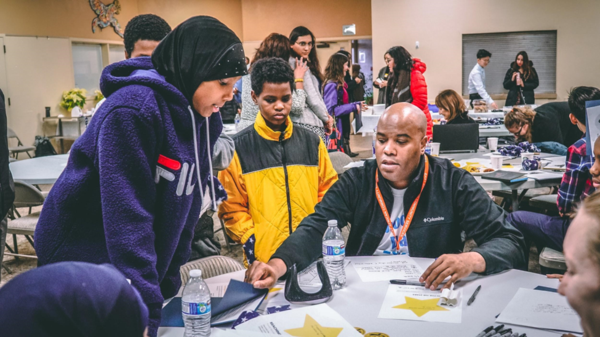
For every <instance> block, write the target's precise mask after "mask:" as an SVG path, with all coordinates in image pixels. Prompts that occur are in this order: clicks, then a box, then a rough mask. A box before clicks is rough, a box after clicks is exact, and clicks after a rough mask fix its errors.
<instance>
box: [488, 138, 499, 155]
mask: <svg viewBox="0 0 600 337" xmlns="http://www.w3.org/2000/svg"><path fill="white" fill-rule="evenodd" d="M487 144H488V150H490V151H492V152H493V151H496V150H497V149H498V138H497V137H489V138H488V139H487Z"/></svg>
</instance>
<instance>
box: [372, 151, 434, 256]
mask: <svg viewBox="0 0 600 337" xmlns="http://www.w3.org/2000/svg"><path fill="white" fill-rule="evenodd" d="M428 176H429V158H427V156H425V172H424V173H423V184H422V185H421V191H420V192H419V195H417V197H416V198H415V200H414V201H413V203H412V205H411V206H410V209H409V210H408V214H407V215H406V220H405V221H404V225H403V226H402V229H401V230H400V232H399V233H398V234H397V235H396V231H395V230H394V224H393V223H392V219H391V218H390V213H389V212H388V209H387V206H386V205H385V201H384V200H383V195H382V194H381V190H380V189H379V171H378V170H377V171H375V196H376V197H377V202H378V203H379V207H381V211H382V212H383V217H384V218H385V221H386V222H387V224H388V228H389V230H390V235H391V236H392V238H393V240H392V250H393V249H394V248H395V249H396V252H400V251H401V250H400V242H401V241H403V239H404V236H405V235H406V232H407V231H408V228H409V227H410V224H411V223H412V220H413V217H414V216H415V211H416V210H417V205H418V204H419V199H421V194H422V193H423V189H425V184H426V183H427V177H428ZM404 242H406V240H404ZM394 244H395V246H396V247H393V245H394ZM407 249H408V247H407Z"/></svg>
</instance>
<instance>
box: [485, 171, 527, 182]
mask: <svg viewBox="0 0 600 337" xmlns="http://www.w3.org/2000/svg"><path fill="white" fill-rule="evenodd" d="M481 178H482V179H490V180H498V181H501V182H503V183H505V184H514V183H517V182H520V181H525V180H527V177H526V176H525V174H524V173H519V172H511V171H501V170H500V171H496V172H492V173H488V174H484V175H482V176H481Z"/></svg>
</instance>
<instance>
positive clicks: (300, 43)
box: [296, 41, 313, 48]
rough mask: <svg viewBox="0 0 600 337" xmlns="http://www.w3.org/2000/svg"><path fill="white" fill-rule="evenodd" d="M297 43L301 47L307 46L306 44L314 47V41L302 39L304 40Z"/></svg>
mask: <svg viewBox="0 0 600 337" xmlns="http://www.w3.org/2000/svg"><path fill="white" fill-rule="evenodd" d="M296 44H297V45H299V46H300V47H306V46H309V47H311V48H312V46H313V43H312V42H304V41H302V42H296Z"/></svg>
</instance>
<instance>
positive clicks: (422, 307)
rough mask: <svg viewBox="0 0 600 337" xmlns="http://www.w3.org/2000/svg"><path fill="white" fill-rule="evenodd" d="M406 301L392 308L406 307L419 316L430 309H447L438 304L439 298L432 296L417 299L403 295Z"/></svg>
mask: <svg viewBox="0 0 600 337" xmlns="http://www.w3.org/2000/svg"><path fill="white" fill-rule="evenodd" d="M404 299H405V300H406V303H404V304H401V305H397V306H395V307H393V308H394V309H406V310H410V311H412V312H414V313H415V315H417V316H419V317H421V316H423V315H425V314H426V313H428V312H430V311H448V309H444V308H442V307H440V306H439V305H438V302H439V300H440V299H439V298H432V299H430V300H419V299H416V298H412V297H404Z"/></svg>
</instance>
